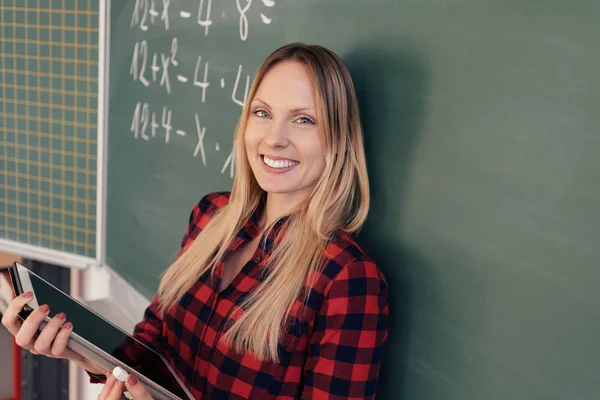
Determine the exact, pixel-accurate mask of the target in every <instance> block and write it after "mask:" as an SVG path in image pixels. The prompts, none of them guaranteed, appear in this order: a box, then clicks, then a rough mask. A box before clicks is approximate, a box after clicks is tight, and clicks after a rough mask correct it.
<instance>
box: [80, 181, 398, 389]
mask: <svg viewBox="0 0 600 400" xmlns="http://www.w3.org/2000/svg"><path fill="white" fill-rule="evenodd" d="M228 201H229V193H211V194H209V195H207V196H205V197H204V198H203V199H202V200H201V201H200V202H199V203H198V204H197V205H196V206H195V207H194V209H193V211H192V213H191V215H190V219H189V226H188V228H187V231H186V233H185V235H184V238H183V240H182V243H181V250H180V253H179V254H181V253H182V252H183V251H185V249H186V248H187V247H188V246H189V245H190V244H191V242H192V241H193V240H194V239H195V238H196V237H197V236H198V234H200V232H201V231H202V229H203V228H204V227H206V225H207V224H208V222H209V221H210V220H211V217H212V215H213V214H214V213H215V211H216V210H218V209H219V208H221V207H223V206H225V205H226V204H227V203H228ZM260 212H261V209H260V208H259V209H258V210H257V211H256V212H255V213H254V215H253V216H252V217H251V218H250V219H249V220H248V221H247V223H246V224H245V225H244V226H243V228H242V229H241V230H240V232H239V233H238V234H237V235H236V237H235V238H234V239H233V240H232V241H231V243H230V245H229V246H228V251H227V253H226V254H225V258H226V257H227V255H229V254H230V253H231V252H233V251H235V250H236V249H237V248H239V247H240V246H242V245H243V244H244V243H247V242H248V241H251V240H252V239H253V238H255V237H256V236H257V235H259V234H260V231H259V228H258V226H257V221H258V216H259V213H260ZM284 225H285V219H280V220H279V221H278V222H277V224H276V226H275V228H274V229H273V230H271V231H270V233H269V234H268V236H266V237H263V238H262V240H261V242H260V244H259V246H258V249H257V250H256V253H255V254H254V257H253V258H252V259H251V260H250V261H249V262H248V263H247V264H246V265H245V266H244V267H243V269H242V270H241V272H240V273H239V274H238V275H237V276H236V277H235V278H234V280H233V281H232V282H231V284H230V285H229V286H228V287H227V288H225V289H224V290H223V291H221V292H220V293H219V292H218V288H219V287H220V280H221V277H222V274H223V266H224V260H225V258H224V259H222V260H220V262H219V265H218V266H217V268H216V271H215V273H214V274H212V275H211V274H210V271H209V272H207V273H205V274H204V275H203V276H201V277H200V279H198V281H197V282H196V283H195V284H194V285H193V286H192V287H191V289H190V290H189V291H188V292H187V293H186V294H185V295H184V296H183V298H182V299H181V301H180V302H179V304H178V305H177V307H174V308H173V309H172V310H171V311H170V312H169V313H167V314H166V315H165V317H164V319H161V318H159V317H158V313H157V303H156V298H154V299H153V300H152V302H151V304H150V305H149V307H148V308H147V310H146V312H145V315H144V318H143V320H142V321H141V322H140V323H139V324H138V325H137V326H136V328H135V332H134V336H135V337H136V338H137V339H139V340H140V341H141V342H142V343H144V344H146V345H148V346H150V347H152V348H154V349H156V350H157V351H159V352H161V353H162V354H164V355H165V357H166V358H167V359H168V360H169V362H170V363H171V365H172V366H173V368H174V369H175V370H176V371H177V373H178V374H179V377H180V378H181V380H182V381H183V382H184V383H185V384H186V386H187V387H188V388H189V389H190V390H191V391H192V393H193V395H194V397H195V398H198V399H236V400H237V399H261V400H262V399H299V398H301V399H373V398H374V397H375V392H376V386H377V378H378V374H379V366H380V362H381V357H382V346H383V344H384V342H385V341H386V339H387V336H388V331H387V316H388V304H387V283H386V280H385V278H384V276H383V275H382V273H381V271H380V270H379V269H378V267H377V265H376V264H375V263H374V262H373V260H372V259H370V258H369V257H368V256H367V255H365V253H364V252H363V251H362V250H361V249H360V247H359V246H358V245H357V244H356V242H355V241H354V240H353V239H352V238H351V237H350V236H349V235H347V234H345V233H343V232H339V233H338V234H336V235H335V237H334V238H333V239H332V240H331V241H330V243H329V244H328V246H327V248H326V251H325V252H324V255H323V257H324V258H325V263H324V267H323V269H322V271H321V272H320V273H318V276H317V279H315V280H313V281H312V282H314V283H313V284H312V287H310V288H307V289H309V290H310V296H309V298H308V301H306V302H303V301H302V299H298V300H296V302H295V304H294V306H293V307H292V309H291V310H290V312H289V317H290V318H289V321H290V323H288V324H287V325H286V326H287V328H286V329H285V330H284V332H283V335H282V336H281V338H280V341H279V355H280V362H279V363H273V362H270V361H265V360H261V359H259V358H257V357H255V356H254V355H253V354H251V353H248V352H247V353H245V354H240V353H236V352H235V351H234V350H233V349H232V348H230V347H229V346H228V345H227V344H226V342H224V341H222V342H220V341H219V339H220V338H221V337H222V335H223V334H224V332H225V327H226V322H227V321H228V319H229V317H230V316H231V314H232V312H236V316H235V318H234V317H231V319H232V320H235V319H237V318H239V313H240V312H241V309H240V308H239V306H238V305H239V304H241V302H242V301H243V299H244V298H245V297H246V296H247V295H248V294H249V293H251V292H252V290H254V289H255V288H256V287H257V285H258V284H259V283H260V281H261V279H264V277H265V276H266V275H265V273H264V272H265V269H266V267H265V266H264V264H265V261H266V260H268V258H269V255H270V253H271V249H273V248H274V245H276V244H277V242H276V241H277V240H279V239H278V235H277V233H278V232H280V231H281V229H282V228H284ZM280 236H281V235H279V237H280ZM230 323H231V321H230ZM126 352H127V355H128V358H129V359H130V360H131V363H132V364H140V361H141V360H143V358H144V357H143V352H144V348H143V346H130V347H129V348H127V349H126ZM145 367H147V368H148V369H152V368H153V366H151V365H148V366H145ZM155 367H156V366H154V368H155ZM98 381H100V380H99V379H98V377H94V376H92V382H98Z"/></svg>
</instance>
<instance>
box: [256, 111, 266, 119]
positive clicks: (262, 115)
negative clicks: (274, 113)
mask: <svg viewBox="0 0 600 400" xmlns="http://www.w3.org/2000/svg"><path fill="white" fill-rule="evenodd" d="M254 114H256V116H257V117H260V118H266V117H268V116H269V114H267V112H266V111H265V110H256V111H254Z"/></svg>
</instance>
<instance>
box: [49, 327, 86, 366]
mask: <svg viewBox="0 0 600 400" xmlns="http://www.w3.org/2000/svg"><path fill="white" fill-rule="evenodd" d="M44 330H45V329H44ZM71 332H73V324H72V323H70V322H67V323H66V324H63V325H62V326H61V327H60V329H59V330H58V333H57V334H56V336H55V337H54V342H52V348H51V349H50V354H52V356H53V357H60V358H68V359H69V360H72V361H75V362H82V361H84V357H83V356H82V355H81V354H79V353H77V352H75V351H73V350H71V349H69V348H68V347H67V344H68V343H69V337H70V336H71Z"/></svg>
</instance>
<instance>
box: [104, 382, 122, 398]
mask: <svg viewBox="0 0 600 400" xmlns="http://www.w3.org/2000/svg"><path fill="white" fill-rule="evenodd" d="M123 389H124V385H123V382H121V381H120V380H118V379H116V378H115V383H114V385H113V387H112V390H111V391H110V393H109V395H108V398H107V400H121V397H122V395H123Z"/></svg>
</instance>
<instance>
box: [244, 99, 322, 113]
mask: <svg viewBox="0 0 600 400" xmlns="http://www.w3.org/2000/svg"><path fill="white" fill-rule="evenodd" d="M255 101H256V102H258V103H262V104H263V105H264V106H265V107H267V108H272V107H271V106H270V105H269V103H267V102H266V101H264V100H261V99H259V98H256V97H255V98H254V100H252V103H254V102H255ZM308 111H314V110H313V108H312V107H299V108H294V109H293V110H290V111H289V113H290V114H295V113H298V112H308Z"/></svg>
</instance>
